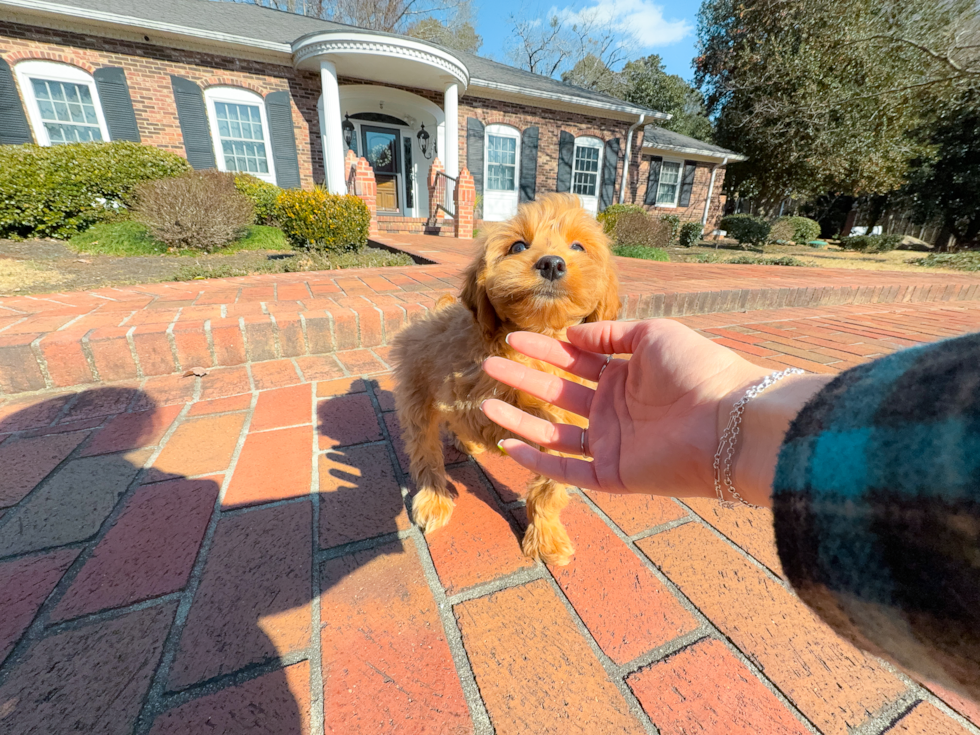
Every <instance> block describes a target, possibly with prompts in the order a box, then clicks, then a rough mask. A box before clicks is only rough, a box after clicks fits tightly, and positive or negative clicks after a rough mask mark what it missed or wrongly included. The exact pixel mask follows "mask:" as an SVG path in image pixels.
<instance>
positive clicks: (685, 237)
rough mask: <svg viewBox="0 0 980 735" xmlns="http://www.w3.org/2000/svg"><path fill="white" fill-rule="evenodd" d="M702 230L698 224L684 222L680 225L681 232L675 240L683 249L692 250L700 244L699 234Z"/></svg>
mask: <svg viewBox="0 0 980 735" xmlns="http://www.w3.org/2000/svg"><path fill="white" fill-rule="evenodd" d="M703 230H704V228H703V227H702V226H701V223H700V222H685V223H684V224H682V225H681V232H680V235H678V237H677V239H678V241H679V242H680V245H681V247H683V248H693V247H694V246H695V245H697V244H698V243H699V242H701V233H702V232H703Z"/></svg>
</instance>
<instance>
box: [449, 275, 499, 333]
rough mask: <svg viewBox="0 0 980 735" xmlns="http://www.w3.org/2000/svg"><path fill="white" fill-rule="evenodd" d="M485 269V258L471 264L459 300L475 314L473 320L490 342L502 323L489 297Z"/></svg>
mask: <svg viewBox="0 0 980 735" xmlns="http://www.w3.org/2000/svg"><path fill="white" fill-rule="evenodd" d="M485 268H486V262H485V261H484V259H483V258H479V259H478V260H476V261H474V262H473V263H471V264H470V266H469V267H468V268H467V269H466V272H465V273H464V274H463V277H464V278H465V280H464V282H463V292H462V293H461V294H460V295H459V300H460V301H462V302H463V305H464V306H466V308H467V309H469V310H470V311H472V312H473V318H474V319H476V323H477V325H479V327H480V330H481V331H482V332H483V338H484V339H485V340H487V341H488V342H489V341H491V340H492V339H493V336H494V335H495V334H496V333H497V330H498V329H499V328H500V324H501V322H500V317H498V316H497V310H496V309H494V308H493V304H491V303H490V297H489V296H488V295H487V289H486V285H485V282H484V273H483V271H484V269H485Z"/></svg>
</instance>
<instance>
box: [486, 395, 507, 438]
mask: <svg viewBox="0 0 980 735" xmlns="http://www.w3.org/2000/svg"><path fill="white" fill-rule="evenodd" d="M488 400H490V399H489V398H488V399H487V401H488ZM487 401H480V410H481V411H483V407H484V406H485V405H486V404H487ZM501 441H503V440H501Z"/></svg>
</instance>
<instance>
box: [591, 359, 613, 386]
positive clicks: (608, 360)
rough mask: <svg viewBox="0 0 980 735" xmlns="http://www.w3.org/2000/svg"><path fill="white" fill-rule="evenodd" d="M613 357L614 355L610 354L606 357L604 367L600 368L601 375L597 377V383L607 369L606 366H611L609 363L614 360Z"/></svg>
mask: <svg viewBox="0 0 980 735" xmlns="http://www.w3.org/2000/svg"><path fill="white" fill-rule="evenodd" d="M612 359H613V356H612V355H608V356H607V357H606V361H605V362H604V363H602V367H601V368H599V377H597V378H596V379H595V382H596V383H598V382H599V380H600V379H601V378H602V374H603V373H604V372H605V371H606V368H607V367H609V363H611V362H612Z"/></svg>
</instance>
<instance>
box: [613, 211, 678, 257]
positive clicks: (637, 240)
mask: <svg viewBox="0 0 980 735" xmlns="http://www.w3.org/2000/svg"><path fill="white" fill-rule="evenodd" d="M615 240H616V244H617V245H634V246H637V247H643V248H666V247H667V246H668V245H670V227H669V225H666V224H664V223H663V222H661V221H660V220H655V219H653V218H652V217H650V216H649V215H647V213H646V212H625V213H623V214H621V215H620V216H619V217H618V218H617V221H616V230H615Z"/></svg>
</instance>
